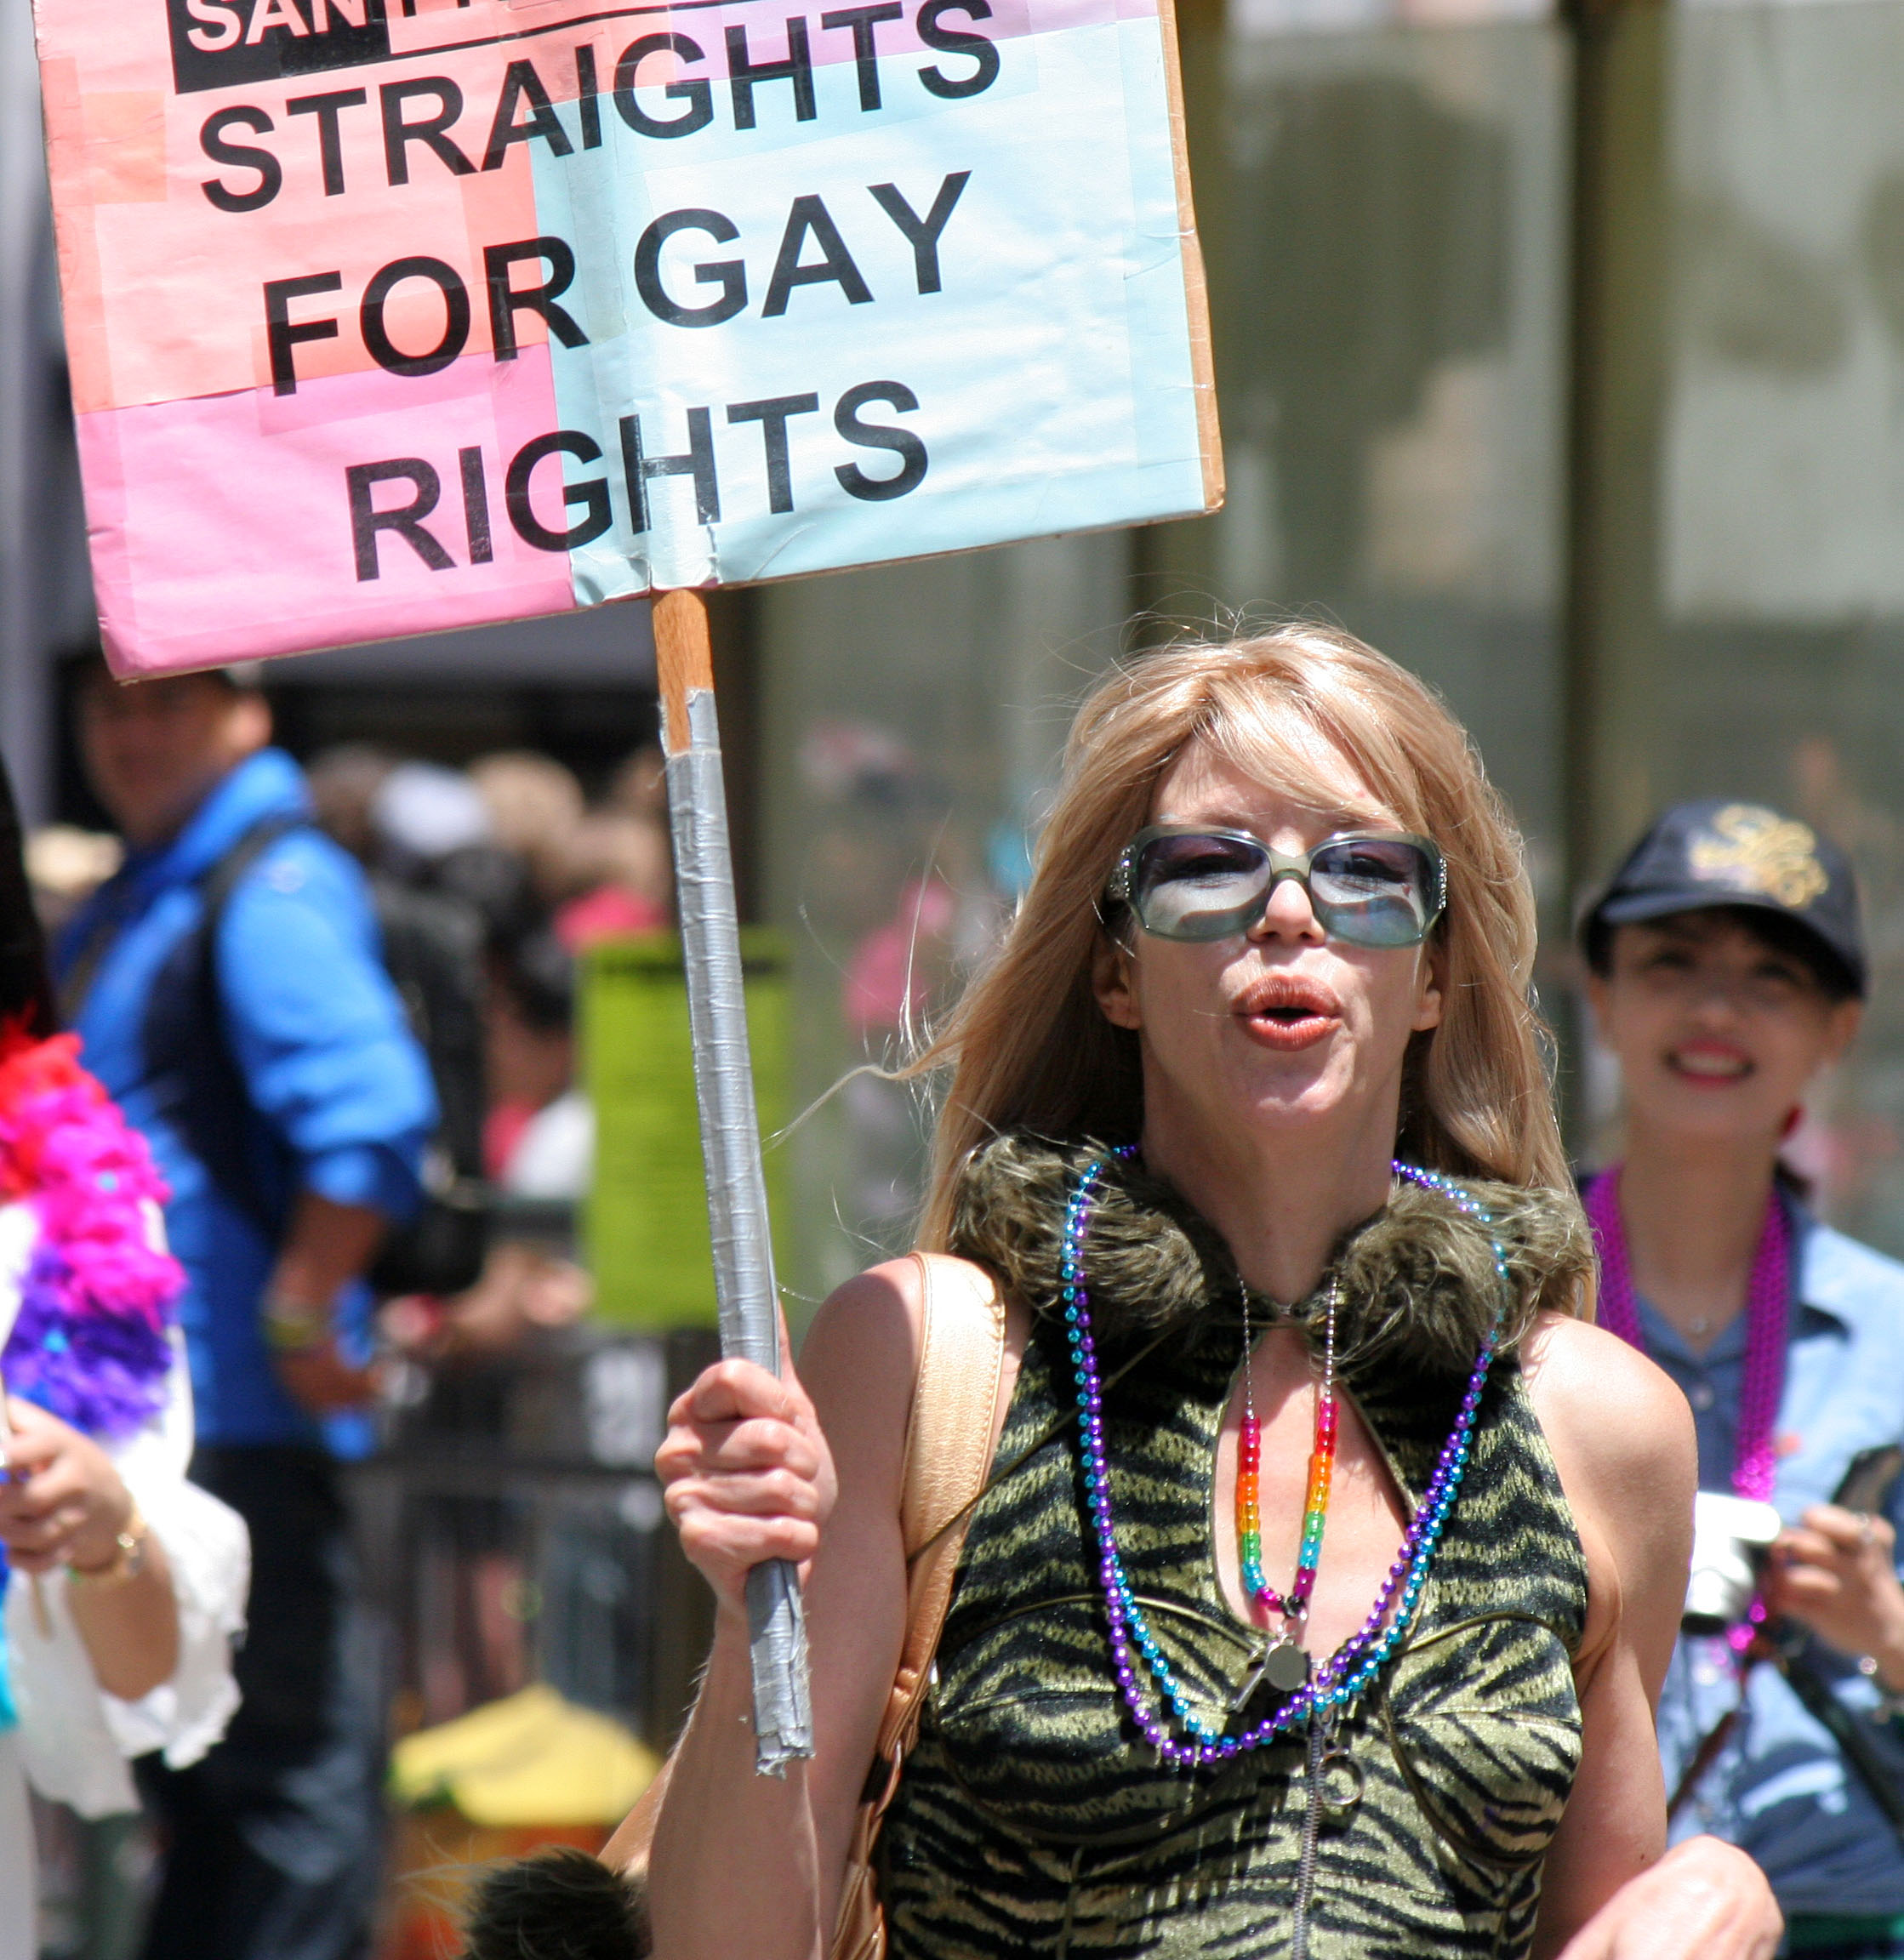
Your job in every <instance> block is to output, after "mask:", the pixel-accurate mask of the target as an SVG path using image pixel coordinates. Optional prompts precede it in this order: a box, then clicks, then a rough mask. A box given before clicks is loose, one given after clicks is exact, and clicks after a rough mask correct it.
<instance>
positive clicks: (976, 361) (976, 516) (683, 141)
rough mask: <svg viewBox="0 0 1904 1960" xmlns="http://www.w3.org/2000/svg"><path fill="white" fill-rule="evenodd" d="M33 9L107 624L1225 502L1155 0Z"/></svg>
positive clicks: (453, 612) (301, 620) (203, 638)
mask: <svg viewBox="0 0 1904 1960" xmlns="http://www.w3.org/2000/svg"><path fill="white" fill-rule="evenodd" d="M801 4H802V0H677V3H676V4H673V5H668V4H654V3H652V0H651V3H644V4H621V5H615V4H604V3H603V0H460V3H457V0H137V3H136V4H134V5H131V6H128V5H127V4H125V3H124V0H37V24H38V32H39V40H40V51H41V61H42V71H43V83H44V93H45V104H46V117H47V134H48V155H49V158H50V164H51V173H52V180H53V187H54V203H55V211H56V216H57V221H58V236H59V253H60V273H61V280H62V287H63V292H64V296H65V304H66V327H67V337H68V344H69V348H70V351H71V372H72V383H73V396H74V403H75V407H76V408H77V413H78V424H79V440H80V450H81V458H82V462H83V471H84V476H85V487H86V496H87V506H88V525H89V529H90V532H91V535H92V545H93V556H94V579H95V584H96V586H97V589H98V593H99V599H100V612H101V617H102V624H103V628H104V633H105V643H106V648H107V652H108V655H109V657H110V658H111V662H112V664H113V666H114V667H115V669H117V670H118V671H119V672H121V673H122V674H134V673H151V672H160V671H164V670H168V669H184V668H191V667H202V666H205V665H208V664H216V663H220V662H225V661H229V660H233V659H239V658H257V657H264V656H269V655H271V654H276V653H286V652H297V651H300V650H304V649H307V648H311V647H325V646H334V645H339V644H345V643H349V642H351V641H364V640H373V639H381V638H386V637H390V636H393V635H403V634H413V633H421V632H426V631H436V630H443V629H446V628H451V627H455V626H459V625H470V624H477V623H480V622H486V621H495V620H501V619H508V618H522V617H527V616H531V615H540V614H547V613H556V612H565V611H568V610H572V609H573V608H575V607H584V606H589V605H592V604H596V603H597V602H600V601H605V600H613V599H619V598H625V597H631V596H634V595H638V594H641V593H643V592H646V591H648V590H651V589H665V588H672V587H681V586H700V585H707V584H722V583H733V582H739V581H749V580H759V579H765V578H784V577H787V576H790V575H792V574H795V573H810V572H816V571H822V570H826V569H829V568H833V567H842V566H848V565H854V564H861V563H867V562H871V561H880V560H888V559H892V558H898V557H908V556H918V555H921V554H925V553H932V552H941V551H950V550H963V549H966V548H969V547H972V546H976V545H982V544H996V543H1001V542H1005V541H1007V540H1010V539H1013V538H1027V537H1032V536H1040V535H1045V534H1048V533H1054V532H1061V531H1068V530H1076V529H1084V528H1090V527H1102V526H1109V525H1117V524H1126V523H1134V522H1141V521H1148V520H1152V519H1157V518H1163V517H1169V516H1183V515H1187V514H1190V513H1194V512H1197V511H1200V510H1205V509H1207V508H1211V507H1213V506H1214V504H1216V503H1217V501H1218V500H1219V499H1220V496H1221V479H1220V469H1219V465H1218V463H1217V441H1216V430H1215V413H1214V407H1213V402H1212V396H1211V385H1210V376H1209V368H1208V359H1207V333H1206V324H1205V310H1204V303H1203V294H1202V287H1201V278H1200V271H1199V260H1198V257H1197V252H1196V246H1195V240H1194V232H1193V231H1192V226H1191V220H1190V213H1189V186H1188V177H1187V174H1186V172H1185V169H1184V166H1183V154H1182V131H1181V118H1180V117H1179V116H1178V114H1177V108H1176V88H1177V76H1176V60H1175V47H1174V40H1173V35H1172V28H1171V16H1170V14H1169V12H1168V7H1167V0H1165V4H1164V5H1163V6H1162V9H1161V10H1160V0H850V3H847V4H841V5H834V4H829V0H817V3H816V4H814V5H813V6H812V8H811V9H810V10H805V11H803V10H801Z"/></svg>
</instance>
